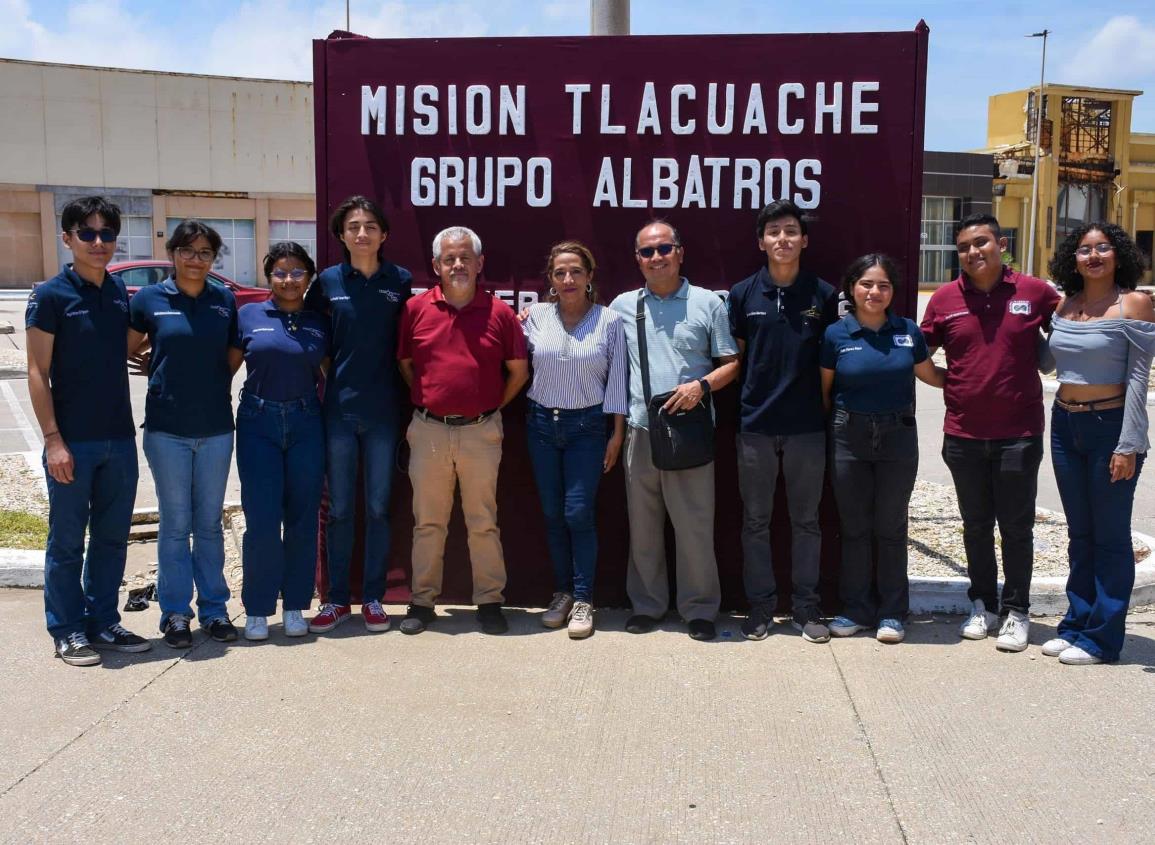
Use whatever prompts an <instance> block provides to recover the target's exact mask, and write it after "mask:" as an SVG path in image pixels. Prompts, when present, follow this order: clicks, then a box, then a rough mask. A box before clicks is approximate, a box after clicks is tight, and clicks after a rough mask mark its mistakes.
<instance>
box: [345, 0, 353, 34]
mask: <svg viewBox="0 0 1155 845" xmlns="http://www.w3.org/2000/svg"><path fill="white" fill-rule="evenodd" d="M345 31H346V32H352V31H353V30H352V29H351V28H350V26H349V0H345Z"/></svg>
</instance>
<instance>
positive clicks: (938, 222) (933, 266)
mask: <svg viewBox="0 0 1155 845" xmlns="http://www.w3.org/2000/svg"><path fill="white" fill-rule="evenodd" d="M962 205H963V203H962V199H961V198H959V197H923V198H922V244H921V250H920V254H919V273H918V276H919V279H918V280H919V281H920V282H931V283H941V282H949V281H950V280H951V279H953V278H955V277H956V276H958V266H959V265H958V250H957V249H956V248H955V239H954V227H955V224H956V223H958V221H959V220H961V219H962Z"/></svg>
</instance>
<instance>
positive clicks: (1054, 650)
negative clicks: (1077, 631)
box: [1040, 639, 1071, 657]
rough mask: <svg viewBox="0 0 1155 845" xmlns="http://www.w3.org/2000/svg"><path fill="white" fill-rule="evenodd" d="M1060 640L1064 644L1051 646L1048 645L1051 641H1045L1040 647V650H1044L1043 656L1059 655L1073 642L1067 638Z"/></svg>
mask: <svg viewBox="0 0 1155 845" xmlns="http://www.w3.org/2000/svg"><path fill="white" fill-rule="evenodd" d="M1060 642H1061V643H1062V645H1059V646H1051V647H1050V648H1048V647H1047V646H1049V645H1050V643H1049V642H1047V643H1043V647H1042V648H1041V649H1040V651H1042V652H1043V657H1058V656H1059V655H1060V654H1062V653H1063V652H1064V651H1066V650H1067V649H1069V648H1070V647H1071V644H1070V643H1069V642H1067V641H1066V640H1062V639H1061V640H1060Z"/></svg>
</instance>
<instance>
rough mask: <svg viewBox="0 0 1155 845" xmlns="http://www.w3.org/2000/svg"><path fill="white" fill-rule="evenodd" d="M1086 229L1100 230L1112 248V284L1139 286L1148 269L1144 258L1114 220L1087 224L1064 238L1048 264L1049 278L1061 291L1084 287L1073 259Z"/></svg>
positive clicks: (1127, 288) (1129, 288)
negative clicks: (1113, 255)
mask: <svg viewBox="0 0 1155 845" xmlns="http://www.w3.org/2000/svg"><path fill="white" fill-rule="evenodd" d="M1088 232H1102V233H1103V235H1104V236H1105V237H1106V238H1107V240H1109V241H1110V242H1111V246H1113V247H1115V284H1116V285H1118V286H1119V287H1121V288H1123V289H1124V290H1134V289H1135V288H1136V287H1138V285H1139V280H1140V279H1142V278H1143V273H1144V271H1145V270H1146V268H1147V259H1146V258H1145V257H1144V255H1143V253H1142V252H1140V251H1139V247H1138V246H1136V245H1135V241H1133V240H1131V236H1130V235H1128V234H1127V232H1126V230H1124V229H1123V228H1122V227H1121V226H1116V225H1115V224H1114V223H1086V224H1084V225H1082V226H1080V227H1079V228H1078V229H1076V230H1075V231H1073V232H1071V234H1069V235H1067V237H1066V238H1064V239H1063V242H1062V243H1060V244H1059V247H1058V249H1056V250H1055V254H1054V255H1053V256H1052V257H1051V261H1050V263H1049V264H1048V265H1047V269H1048V270H1049V271H1050V273H1051V278H1052V279H1054V281H1055V282H1056V284H1058V286H1059V287H1060V288H1062V291H1063V293H1065V294H1066V295H1067V296H1073V295H1074V294H1076V293H1078V292H1079V291H1081V290H1082V289H1083V277H1082V276H1080V275H1079V268H1078V265H1077V264H1076V262H1075V250H1076V249H1078V248H1079V241H1081V240H1083V238H1085V237H1086V236H1087V233H1088Z"/></svg>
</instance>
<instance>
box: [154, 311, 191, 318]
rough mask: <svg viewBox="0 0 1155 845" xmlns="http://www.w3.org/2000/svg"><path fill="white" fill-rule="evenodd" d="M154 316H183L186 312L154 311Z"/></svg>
mask: <svg viewBox="0 0 1155 845" xmlns="http://www.w3.org/2000/svg"><path fill="white" fill-rule="evenodd" d="M152 316H154V317H183V316H184V312H183V311H153V312H152Z"/></svg>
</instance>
